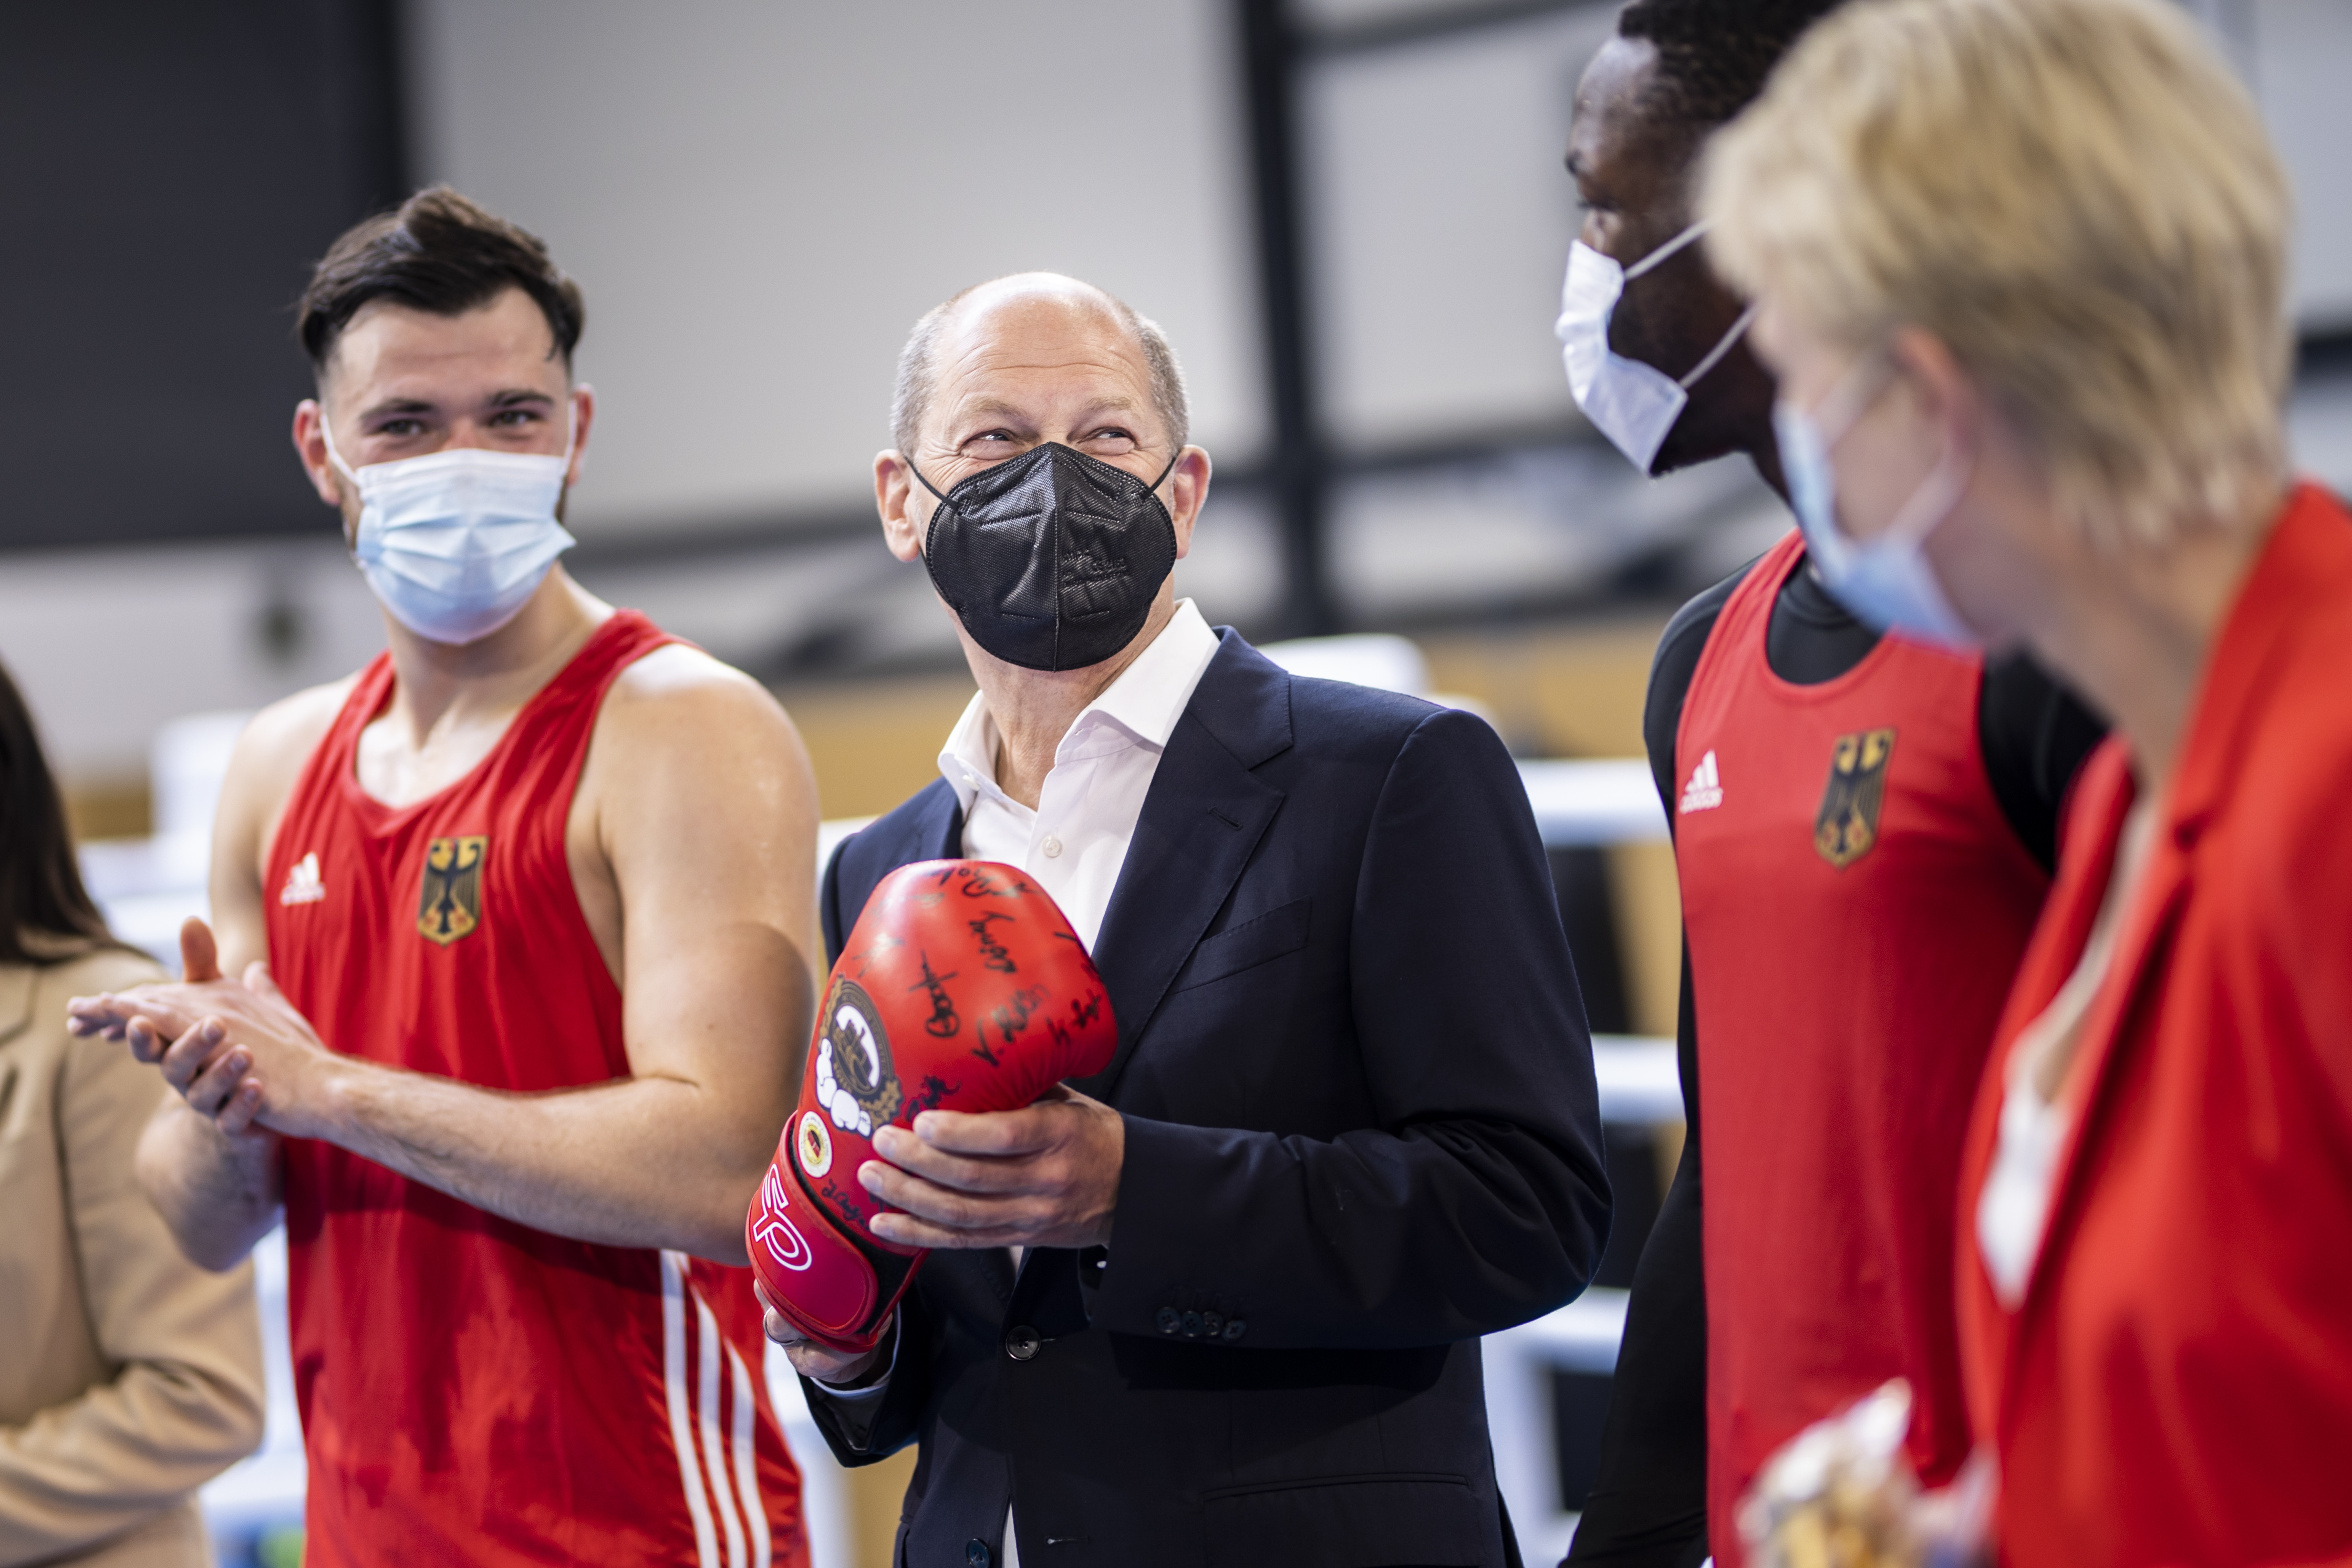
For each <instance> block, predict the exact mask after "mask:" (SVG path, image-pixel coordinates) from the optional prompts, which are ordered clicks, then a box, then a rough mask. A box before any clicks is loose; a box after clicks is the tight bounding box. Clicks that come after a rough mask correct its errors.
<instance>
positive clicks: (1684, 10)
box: [1617, 0, 1839, 125]
mask: <svg viewBox="0 0 2352 1568" xmlns="http://www.w3.org/2000/svg"><path fill="white" fill-rule="evenodd" d="M1838 4H1839V0H1633V4H1632V5H1628V6H1626V7H1625V9H1624V10H1623V11H1622V12H1621V13H1619V15H1618V17H1617V32H1618V34H1619V36H1620V37H1627V38H1647V39H1649V40H1650V42H1651V44H1652V45H1654V47H1656V49H1657V51H1658V70H1657V77H1656V79H1655V80H1654V82H1653V84H1652V85H1651V89H1650V101H1651V104H1652V106H1653V107H1654V109H1655V110H1657V111H1659V112H1660V113H1663V114H1665V115H1669V116H1671V117H1673V118H1675V119H1678V120H1687V121H1689V122H1690V123H1692V124H1695V125H1720V124H1722V123H1723V122H1724V121H1725V120H1729V119H1731V118H1732V117H1733V116H1734V115H1736V114H1738V112H1739V111H1740V110H1743V109H1746V108H1747V107H1748V105H1749V104H1750V103H1753V102H1754V101H1755V100H1756V98H1757V95H1758V94H1759V93H1761V92H1762V91H1763V90H1764V81H1765V78H1767V77H1769V76H1770V75H1771V74H1772V68H1773V67H1774V66H1776V65H1779V64H1780V57H1781V56H1782V55H1785V54H1787V53H1788V52H1789V47H1790V45H1792V44H1794V43H1795V42H1796V41H1797V38H1798V37H1799V36H1800V35H1801V34H1802V33H1803V32H1804V30H1805V29H1806V28H1807V27H1810V26H1812V25H1813V24H1814V23H1815V22H1816V21H1818V20H1820V18H1821V17H1822V15H1823V14H1825V13H1827V12H1830V11H1833V10H1835V9H1837V6H1838Z"/></svg>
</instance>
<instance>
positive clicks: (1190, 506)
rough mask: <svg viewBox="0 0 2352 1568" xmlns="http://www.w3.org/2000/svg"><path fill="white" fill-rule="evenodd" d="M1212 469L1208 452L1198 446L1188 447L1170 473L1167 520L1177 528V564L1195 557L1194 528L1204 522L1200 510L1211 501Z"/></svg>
mask: <svg viewBox="0 0 2352 1568" xmlns="http://www.w3.org/2000/svg"><path fill="white" fill-rule="evenodd" d="M1212 469H1213V465H1212V464H1211V463H1210V462H1209V455H1208V454H1207V453H1206V452H1203V451H1202V449H1201V448H1199V447H1197V446H1187V447H1186V448H1184V450H1183V451H1182V452H1181V454H1179V455H1178V456H1177V458H1176V466H1175V467H1174V468H1173V469H1171V470H1170V472H1169V475H1168V480H1167V486H1166V488H1167V491H1168V520H1169V521H1170V522H1171V523H1173V524H1175V525H1176V559H1178V560H1182V559H1184V558H1185V557H1186V556H1188V555H1190V554H1192V525H1193V524H1195V523H1197V522H1199V521H1200V520H1201V507H1202V504H1203V503H1205V502H1206V501H1207V500H1208V498H1209V476H1210V473H1211V472H1212Z"/></svg>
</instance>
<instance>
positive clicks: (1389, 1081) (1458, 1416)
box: [804, 629, 1609, 1568]
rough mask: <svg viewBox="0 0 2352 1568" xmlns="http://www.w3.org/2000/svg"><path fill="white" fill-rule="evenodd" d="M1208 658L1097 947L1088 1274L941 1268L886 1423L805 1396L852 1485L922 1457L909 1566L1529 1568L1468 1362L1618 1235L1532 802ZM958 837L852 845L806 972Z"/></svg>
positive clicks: (1414, 736) (936, 816)
mask: <svg viewBox="0 0 2352 1568" xmlns="http://www.w3.org/2000/svg"><path fill="white" fill-rule="evenodd" d="M1221 636H1222V641H1221V646H1220V648H1219V650H1218V652H1217V653H1216V655H1215V657H1214V658H1213V660H1212V661H1211V663H1210V664H1209V667H1208V669H1207V671H1206V672H1205V673H1204V674H1202V678H1201V682H1200V685H1198V686H1197V687H1196V688H1195V690H1194V692H1193V695H1192V701H1191V703H1190V704H1189V705H1188V706H1186V708H1185V710H1184V713H1183V716H1181V718H1180V719H1179V720H1178V722H1177V726H1176V728H1175V731H1174V733H1173V734H1172V735H1171V737H1170V739H1169V743H1168V747H1167V749H1166V751H1165V752H1164V753H1163V755H1162V756H1161V758H1160V765H1159V768H1158V770H1157V771H1156V772H1155V774H1154V775H1153V778H1152V781H1151V788H1150V792H1149V794H1148V795H1147V796H1146V798H1145V800H1144V805H1143V810H1142V814H1141V816H1140V818H1139V821H1137V824H1136V830H1135V837H1134V840H1133V842H1132V844H1131V846H1130V847H1129V851H1128V855H1127V861H1126V863H1125V865H1124V866H1123V867H1122V868H1121V871H1120V873H1119V878H1118V885H1117V887H1116V889H1115V890H1114V892H1113V894H1112V896H1111V901H1110V905H1109V910H1108V915H1106V917H1105V919H1104V921H1103V925H1102V931H1101V934H1100V936H1099V937H1098V939H1097V942H1096V945H1095V953H1094V958H1095V963H1096V966H1097V968H1098V969H1099V970H1100V971H1101V974H1102V977H1103V980H1104V983H1105V985H1106V986H1107V987H1108V990H1109V993H1110V1000H1111V1005H1112V1008H1113V1009H1114V1010H1115V1011H1116V1013H1117V1015H1118V1024H1119V1043H1118V1054H1117V1056H1116V1057H1114V1058H1113V1060H1112V1061H1111V1064H1110V1066H1109V1067H1108V1069H1106V1070H1105V1071H1102V1072H1101V1073H1099V1074H1097V1076H1096V1077H1094V1078H1092V1079H1087V1080H1083V1081H1080V1082H1077V1083H1076V1084H1075V1085H1074V1086H1075V1087H1076V1088H1077V1089H1079V1090H1081V1091H1082V1092H1086V1093H1088V1094H1091V1095H1094V1096H1095V1097H1097V1099H1100V1100H1103V1101H1105V1102H1107V1103H1109V1104H1110V1105H1112V1106H1114V1107H1116V1108H1117V1109H1118V1111H1119V1112H1120V1113H1122V1114H1123V1115H1124V1116H1125V1118H1126V1123H1127V1155H1126V1165H1125V1167H1124V1169H1123V1171H1122V1173H1121V1176H1120V1180H1119V1188H1118V1209H1117V1213H1116V1216H1115V1218H1114V1221H1113V1233H1112V1239H1111V1242H1110V1246H1109V1247H1108V1249H1107V1250H1106V1249H1091V1250H1089V1251H1087V1252H1073V1251H1065V1250H1055V1249H1037V1250H1034V1251H1033V1252H1031V1253H1030V1254H1029V1255H1028V1257H1027V1259H1026V1261H1025V1262H1024V1266H1023V1268H1022V1270H1021V1272H1020V1275H1019V1278H1018V1280H1017V1281H1016V1279H1015V1278H1014V1275H1013V1269H1012V1266H1011V1263H1010V1260H1009V1259H1008V1258H1007V1256H1006V1255H1005V1254H1004V1253H1003V1251H1002V1250H1000V1249H992V1250H987V1251H971V1252H954V1251H943V1252H934V1253H932V1254H931V1255H930V1257H929V1260H928V1261H927V1262H926V1263H925V1265H924V1268H923V1271H922V1272H921V1273H920V1274H919V1276H918V1277H917V1281H916V1283H915V1286H914V1288H913V1289H912V1291H910V1292H909V1293H908V1299H907V1301H906V1303H905V1305H904V1307H903V1308H902V1313H901V1318H900V1331H901V1338H900V1342H899V1346H898V1361H897V1367H896V1370H895V1371H894V1372H893V1374H892V1375H891V1377H890V1381H889V1385H888V1391H887V1394H886V1395H885V1396H882V1398H881V1400H880V1401H879V1407H878V1408H876V1407H874V1406H873V1404H872V1403H871V1402H869V1404H868V1406H866V1407H865V1408H863V1409H859V1410H857V1411H856V1412H855V1413H854V1415H852V1414H849V1413H847V1412H845V1408H844V1407H843V1406H838V1405H836V1404H835V1402H834V1401H833V1400H832V1399H831V1398H830V1397H829V1396H827V1395H826V1394H825V1393H824V1390H823V1389H821V1388H819V1387H817V1386H816V1385H813V1384H812V1385H804V1386H805V1387H807V1388H808V1390H809V1394H810V1406H811V1408H812V1409H813V1410H814V1413H815V1415H816V1418H817V1422H818V1425H819V1426H820V1427H822V1428H823V1429H824V1432H825V1434H826V1437H827V1440H828V1441H829V1442H830V1443H831V1444H832V1446H833V1448H834V1450H835V1453H836V1455H838V1456H839V1457H840V1458H841V1459H842V1460H843V1462H845V1463H847V1464H859V1463H865V1462H870V1461H871V1460H873V1459H875V1458H880V1457H881V1456H883V1455H885V1454H887V1453H889V1452H891V1451H893V1450H895V1449H897V1448H902V1447H904V1446H905V1445H906V1444H907V1443H909V1442H919V1444H920V1445H921V1458H920V1459H919V1463H918V1465H917V1468H916V1471H915V1477H914V1480H913V1482H912V1484H911V1485H910V1486H909V1488H908V1495H907V1502H906V1511H905V1516H904V1519H903V1521H902V1523H901V1527H900V1533H899V1561H900V1562H902V1563H913V1564H934V1563H938V1564H949V1563H982V1562H985V1561H991V1560H992V1561H996V1562H1002V1561H1003V1542H1002V1539H1001V1537H1002V1535H1003V1522H1004V1517H1005V1506H1006V1503H1007V1501H1008V1500H1012V1501H1013V1503H1014V1505H1015V1506H1014V1513H1015V1516H1016V1519H1017V1521H1018V1528H1019V1530H1020V1534H1021V1539H1020V1542H1019V1545H1020V1555H1021V1561H1022V1563H1023V1564H1024V1568H1066V1565H1076V1564H1087V1565H1092V1564H1097V1563H1100V1564H1116V1565H1117V1568H1156V1565H1158V1564H1169V1565H1171V1568H1173V1565H1176V1564H1183V1565H1185V1568H1195V1565H1200V1564H1212V1563H1213V1564H1244V1563H1267V1564H1280V1565H1282V1568H1301V1565H1305V1564H1325V1563H1328V1564H1358V1563H1361V1564H1372V1563H1432V1564H1434V1563H1482V1564H1485V1563H1494V1564H1499V1563H1505V1562H1506V1561H1516V1552H1515V1550H1514V1549H1513V1548H1512V1547H1511V1546H1510V1545H1508V1544H1507V1537H1508V1525H1507V1521H1506V1520H1505V1519H1504V1517H1503V1513H1502V1509H1501V1504H1500V1501H1499V1498H1498V1496H1497V1494H1496V1490H1495V1479H1494V1465H1493V1460H1492V1457H1491V1455H1490V1453H1489V1450H1488V1446H1487V1437H1486V1400H1485V1393H1484V1389H1483V1385H1482V1383H1481V1375H1480V1370H1479V1357H1478V1340H1477V1336H1478V1335H1480V1334H1483V1333H1491V1332H1493V1331H1495V1330H1497V1329H1502V1328H1507V1327H1508V1326H1510V1325H1511V1324H1514V1323H1517V1322H1525V1321H1526V1320H1528V1319H1529V1318H1533V1317H1536V1316H1538V1315H1540V1314H1541V1313H1543V1312H1549V1311H1550V1310H1551V1309H1553V1308H1555V1307H1558V1306H1559V1305H1561V1304H1562V1303H1564V1302H1566V1301H1569V1300H1570V1299H1571V1298H1573V1297H1574V1296H1575V1295H1576V1294H1577V1292H1578V1291H1580V1290H1582V1289H1583V1287H1584V1285H1585V1282H1586V1281H1587V1280H1589V1279H1590V1278H1591V1273H1592V1270H1593V1269H1594V1267H1595V1266H1596V1265H1597V1264H1598V1262H1599V1260H1600V1258H1601V1246H1602V1243H1603V1242H1604V1241H1605V1240H1606V1239H1607V1235H1608V1228H1609V1189H1608V1182H1607V1178H1606V1176H1604V1174H1603V1166H1602V1160H1601V1124H1600V1115H1599V1110H1598V1106H1597V1103H1596V1099H1595V1093H1594V1088H1593V1079H1592V1052H1591V1037H1590V1035H1589V1034H1588V1033H1587V1030H1586V1027H1585V1020H1584V1009H1583V1005H1582V1002H1581V1000H1580V998H1579V996H1578V992H1577V987H1576V977H1575V974H1574V971H1573V969H1572V967H1571V966H1570V960H1569V954H1568V944H1567V939H1566V937H1565V936H1564V935H1563V934H1562V931H1561V928H1560V922H1559V911H1558V906H1557V904H1555V903H1554V902H1553V894H1552V889H1551V882H1550V876H1549V872H1548V870H1547V867H1546V863H1545V860H1544V852H1543V846H1542V844H1541V842H1540V841H1539V840H1538V836H1537V832H1536V826H1535V821H1534V818H1533V815H1532V814H1531V812H1530V811H1529V810H1528V800H1527V794H1526V791H1525V790H1524V789H1523V788H1522V787H1521V785H1520V782H1519V778H1518V773H1517V768H1515V767H1514V766H1513V764H1512V762H1511V759H1510V757H1509V756H1508V754H1507V752H1506V751H1505V750H1504V748H1503V745H1502V743H1501V741H1500V740H1498V739H1497V738H1496V736H1495V733H1494V731H1493V730H1492V729H1490V728H1488V727H1487V726H1486V724H1484V723H1483V722H1481V721H1480V720H1478V719H1477V718H1475V717H1473V716H1469V715H1467V714H1463V713H1459V712H1454V711H1452V710H1448V709H1444V708H1439V707H1435V706H1432V705H1430V704H1428V703H1424V702H1418V701H1415V700H1413V699H1412V698H1410V697H1402V696H1397V695H1392V694H1390V693H1385V692H1379V691H1373V690H1370V689H1369V688H1366V687H1362V686H1355V685H1344V684H1341V683H1339V682H1333V681H1318V680H1307V679H1303V678H1295V677H1293V676H1291V675H1290V674H1286V672H1285V671H1283V670H1282V669H1281V668H1280V667H1278V666H1277V665H1276V664H1273V663H1272V662H1270V661H1269V660H1267V659H1266V658H1265V656H1264V655H1262V654H1260V653H1257V652H1256V650H1255V649H1253V648H1251V647H1250V646H1249V644H1248V643H1244V641H1243V640H1242V639H1241V637H1240V636H1239V635H1238V634H1236V633H1235V632H1233V631H1231V630H1229V629H1228V630H1224V631H1223V632H1222V634H1221ZM962 831H963V823H962V819H961V812H960V810H959V809H958V806H957V801H956V797H955V794H954V792H953V791H952V790H951V789H949V787H948V786H947V784H946V783H945V782H943V781H942V782H938V783H934V784H932V785H930V786H929V788H927V789H924V790H922V791H921V792H920V793H919V794H918V795H916V796H915V797H914V798H913V799H912V800H908V802H907V803H906V804H904V805H902V806H900V807H899V808H898V810H895V811H892V812H891V813H890V814H889V815H887V816H886V817H883V818H882V819H880V820H879V821H876V822H875V823H874V824H873V825H872V826H870V827H868V828H866V830H864V831H861V832H859V833H858V834H856V836H855V837H853V838H851V839H849V840H848V841H846V842H845V843H844V844H843V846H842V848H841V851H840V852H839V853H838V854H837V855H836V856H835V859H834V862H833V863H832V865H831V866H829V867H828V868H827V871H826V873H825V878H824V898H823V912H824V931H825V941H826V946H827V950H828V953H829V954H834V955H837V954H838V952H839V951H840V944H841V939H842V936H843V935H844V933H845V932H846V931H847V930H848V928H849V927H850V925H853V924H854V923H855V921H856V916H857V914H858V912H859V911H860V910H861V909H863V908H864V907H865V904H866V896H867V894H869V893H870V892H871V891H872V889H873V887H874V885H875V883H877V882H878V881H880V880H881V878H882V877H883V876H884V875H886V874H887V873H889V872H890V871H892V870H893V869H895V868H897V867H898V866H900V865H904V864H906V863H908V862H911V861H919V860H929V859H936V858H940V857H945V856H955V855H960V854H961V852H962V848H961V840H962ZM1024 1351H1025V1352H1026V1354H1022V1353H1023V1352H1024ZM975 1546H977V1547H980V1548H984V1549H985V1552H984V1554H983V1552H982V1551H980V1550H975V1549H974V1548H975Z"/></svg>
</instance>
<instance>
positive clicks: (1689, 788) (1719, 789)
mask: <svg viewBox="0 0 2352 1568" xmlns="http://www.w3.org/2000/svg"><path fill="white" fill-rule="evenodd" d="M1722 804H1723V779H1722V776H1721V775H1719V774H1718V773H1717V772H1716V770H1715V753H1714V752H1712V751H1710V752H1708V753H1707V754H1706V756H1705V757H1702V758H1699V759H1698V766H1697V767H1696V768H1692V769H1691V776H1690V782H1689V783H1687V784H1685V785H1684V786H1683V804H1682V810H1683V811H1684V812H1685V814H1687V813H1689V812H1692V811H1712V810H1715V809H1716V808H1717V806H1720V805H1722Z"/></svg>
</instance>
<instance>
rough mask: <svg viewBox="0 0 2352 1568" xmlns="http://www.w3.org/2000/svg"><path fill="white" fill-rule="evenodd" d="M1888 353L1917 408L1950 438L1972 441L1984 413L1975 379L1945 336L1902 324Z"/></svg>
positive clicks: (1891, 341)
mask: <svg viewBox="0 0 2352 1568" xmlns="http://www.w3.org/2000/svg"><path fill="white" fill-rule="evenodd" d="M1886 352H1887V357H1888V359H1890V360H1891V361H1893V362H1894V365H1895V371H1896V373H1897V374H1898V375H1899V376H1900V377H1901V378H1902V381H1903V384H1904V386H1905V388H1906V390H1907V392H1908V394H1909V396H1910V397H1911V399H1912V400H1913V402H1914V405H1915V406H1916V408H1917V410H1918V413H1919V417H1920V418H1921V419H1922V420H1923V421H1925V422H1926V423H1928V424H1931V425H1935V426H1937V427H1939V428H1941V429H1942V430H1943V431H1944V432H1945V433H1946V435H1947V438H1948V439H1949V440H1950V441H1952V442H1954V443H1956V444H1964V445H1973V444H1975V440H1976V437H1977V435H1978V434H1979V432H1978V426H1979V423H1980V422H1981V421H1982V419H1983V416H1984V400H1983V397H1982V396H1981V394H1979V392H1978V391H1977V386H1976V382H1974V381H1973V380H1971V379H1970V377H1969V373H1968V371H1966V370H1965V369H1963V368H1962V367H1961V364H1960V361H1959V360H1958V357H1957V356H1955V355H1954V354H1953V352H1952V350H1950V349H1949V348H1948V347H1947V346H1946V345H1945V343H1944V341H1943V340H1942V339H1940V338H1938V337H1937V336H1936V335H1935V334H1934V333H1933V332H1930V331H1928V330H1927V329H1925V328H1921V327H1901V328H1897V329H1895V335H1894V336H1893V337H1892V338H1890V339H1889V340H1887V346H1886Z"/></svg>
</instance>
